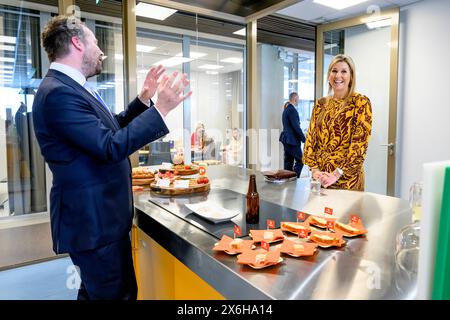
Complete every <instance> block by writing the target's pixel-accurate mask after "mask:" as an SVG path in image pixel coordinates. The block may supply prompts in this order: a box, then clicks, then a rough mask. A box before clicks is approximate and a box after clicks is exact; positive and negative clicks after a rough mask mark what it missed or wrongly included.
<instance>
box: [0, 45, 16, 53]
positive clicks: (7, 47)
mask: <svg viewBox="0 0 450 320" xmlns="http://www.w3.org/2000/svg"><path fill="white" fill-rule="evenodd" d="M15 49H16V48H15V47H14V46H7V45H4V44H0V50H3V51H14V50H15Z"/></svg>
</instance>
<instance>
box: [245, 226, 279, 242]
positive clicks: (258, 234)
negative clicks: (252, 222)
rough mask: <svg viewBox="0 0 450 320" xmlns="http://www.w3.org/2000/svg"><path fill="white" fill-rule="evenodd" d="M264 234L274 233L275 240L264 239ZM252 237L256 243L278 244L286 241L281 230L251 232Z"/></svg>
mask: <svg viewBox="0 0 450 320" xmlns="http://www.w3.org/2000/svg"><path fill="white" fill-rule="evenodd" d="M264 232H273V238H272V239H271V240H269V239H264ZM250 237H251V238H252V239H253V241H254V242H261V241H265V242H267V243H272V242H277V241H281V240H283V239H284V235H283V232H282V231H281V229H270V230H250Z"/></svg>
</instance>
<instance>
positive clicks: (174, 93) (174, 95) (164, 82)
mask: <svg viewBox="0 0 450 320" xmlns="http://www.w3.org/2000/svg"><path fill="white" fill-rule="evenodd" d="M177 76H178V72H174V73H173V74H172V75H171V76H170V77H169V76H167V75H164V76H163V77H162V79H161V81H160V83H159V86H158V88H157V92H158V100H157V101H156V108H157V109H158V110H159V112H161V114H162V115H163V116H164V117H165V116H166V115H167V114H168V113H169V112H170V111H171V110H172V109H174V108H175V107H176V106H177V105H179V104H180V103H181V102H183V100H184V99H186V98H188V97H190V96H191V94H192V91H189V92H188V93H186V94H184V95H183V92H184V89H186V87H187V86H188V85H189V80H188V79H187V76H186V74H183V75H181V76H180V77H179V79H178V80H177V81H175V79H176V78H177Z"/></svg>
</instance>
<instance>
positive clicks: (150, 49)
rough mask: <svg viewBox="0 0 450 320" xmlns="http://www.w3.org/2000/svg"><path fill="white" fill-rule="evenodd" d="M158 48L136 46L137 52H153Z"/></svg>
mask: <svg viewBox="0 0 450 320" xmlns="http://www.w3.org/2000/svg"><path fill="white" fill-rule="evenodd" d="M155 49H156V47H152V46H145V45H143V44H138V45H136V51H137V52H146V53H148V52H152V51H153V50H155Z"/></svg>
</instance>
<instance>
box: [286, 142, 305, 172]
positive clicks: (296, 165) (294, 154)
mask: <svg viewBox="0 0 450 320" xmlns="http://www.w3.org/2000/svg"><path fill="white" fill-rule="evenodd" d="M299 150H300V147H298V150H297V148H296V147H294V146H290V145H289V146H286V145H285V146H284V170H290V171H295V173H297V178H299V177H300V173H301V172H302V169H303V162H302V154H301V152H299Z"/></svg>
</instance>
